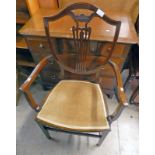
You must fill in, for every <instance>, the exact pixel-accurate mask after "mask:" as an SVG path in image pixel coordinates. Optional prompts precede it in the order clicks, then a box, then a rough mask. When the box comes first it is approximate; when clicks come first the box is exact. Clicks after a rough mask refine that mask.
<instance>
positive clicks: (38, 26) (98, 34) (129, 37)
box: [20, 9, 138, 44]
mask: <svg viewBox="0 0 155 155" xmlns="http://www.w3.org/2000/svg"><path fill="white" fill-rule="evenodd" d="M59 11H60V10H59ZM59 11H58V10H50V9H39V10H38V11H37V12H36V14H35V15H34V16H32V18H31V19H30V20H29V21H28V22H27V23H26V25H24V27H22V29H21V30H20V34H22V35H28V36H42V37H44V36H45V30H44V25H43V17H44V16H49V15H54V14H56V13H58V12H59ZM107 14H108V15H109V17H110V18H112V19H114V20H119V21H121V23H122V24H121V29H120V35H119V38H118V41H117V42H118V43H126V44H135V43H137V42H138V38H137V34H136V31H135V28H134V25H133V24H132V22H131V18H130V17H129V16H128V15H127V14H124V13H122V12H117V13H116V12H112V11H111V12H107ZM68 21H70V22H68ZM61 25H63V27H62V26H61ZM72 25H74V21H73V20H71V19H70V17H69V16H66V17H64V18H62V19H60V20H59V21H56V22H55V23H53V24H52V25H51V26H50V35H51V36H52V37H57V38H72V37H73V36H72V31H71V29H70V28H71V27H72ZM90 26H91V27H92V29H93V32H92V34H91V37H90V40H96V41H112V40H113V38H112V36H113V32H114V27H112V26H109V25H107V24H105V23H104V22H100V20H99V19H98V18H95V19H94V20H93V21H92V22H91V23H90ZM103 36H104V37H103Z"/></svg>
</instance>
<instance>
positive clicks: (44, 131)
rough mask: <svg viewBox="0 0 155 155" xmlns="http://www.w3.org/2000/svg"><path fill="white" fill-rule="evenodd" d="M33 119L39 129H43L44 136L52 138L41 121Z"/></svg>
mask: <svg viewBox="0 0 155 155" xmlns="http://www.w3.org/2000/svg"><path fill="white" fill-rule="evenodd" d="M35 121H36V122H37V124H38V125H39V127H40V128H41V130H42V131H43V133H44V134H45V136H46V137H47V138H48V139H53V138H52V137H51V136H50V134H49V132H48V130H47V129H46V128H45V127H44V126H43V125H42V124H41V123H39V121H37V119H35Z"/></svg>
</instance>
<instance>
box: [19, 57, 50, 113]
mask: <svg viewBox="0 0 155 155" xmlns="http://www.w3.org/2000/svg"><path fill="white" fill-rule="evenodd" d="M50 57H51V56H48V57H45V58H43V59H42V60H41V61H40V63H39V64H38V65H37V66H36V67H35V69H34V70H33V72H32V73H31V75H30V76H29V77H28V79H27V80H26V81H25V82H24V84H23V85H22V86H21V87H20V90H21V91H23V93H24V95H25V97H26V99H27V100H28V103H29V104H30V106H31V107H32V108H33V109H34V110H36V111H38V110H40V107H39V105H38V104H37V103H36V101H35V100H34V99H33V96H32V94H31V92H30V91H29V88H30V86H31V84H32V83H33V82H34V80H35V79H36V77H37V76H38V74H39V73H40V72H41V71H42V69H43V68H44V67H45V66H46V65H47V64H48V60H49V58H50Z"/></svg>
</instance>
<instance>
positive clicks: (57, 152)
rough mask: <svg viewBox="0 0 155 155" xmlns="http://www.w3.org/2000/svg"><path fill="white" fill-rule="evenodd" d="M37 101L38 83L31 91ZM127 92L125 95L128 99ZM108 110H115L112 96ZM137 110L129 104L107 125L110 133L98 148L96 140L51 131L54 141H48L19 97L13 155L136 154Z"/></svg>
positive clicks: (38, 97) (39, 90)
mask: <svg viewBox="0 0 155 155" xmlns="http://www.w3.org/2000/svg"><path fill="white" fill-rule="evenodd" d="M31 91H32V92H33V94H34V96H35V99H36V100H37V101H40V100H41V99H42V98H43V96H44V95H46V93H47V91H43V89H42V87H41V86H40V85H38V84H35V85H33V87H32V90H31ZM130 94H131V93H130V89H127V95H128V96H130ZM108 102H109V109H110V111H111V112H112V110H113V109H114V108H115V107H116V105H117V102H116V100H115V97H113V98H112V99H108ZM138 111H139V109H138V106H135V105H130V106H129V107H127V108H126V109H124V111H123V113H122V115H121V116H120V118H119V119H118V120H117V121H115V122H114V123H113V124H112V126H111V132H110V133H109V134H108V136H107V137H106V139H105V140H104V141H103V143H102V145H101V146H100V147H96V143H97V139H95V138H87V137H83V136H77V135H69V134H64V133H59V132H51V134H52V136H53V137H55V138H56V139H57V141H52V140H48V139H47V138H46V137H45V136H44V134H43V133H42V131H41V129H40V128H39V127H38V125H37V124H36V122H35V121H34V118H35V116H36V112H34V111H33V110H32V109H31V108H30V106H29V105H28V103H27V101H26V100H25V98H24V96H22V95H21V97H20V99H19V102H18V106H17V112H16V115H17V124H16V126H17V129H16V132H17V133H16V138H17V155H138V139H139V112H138Z"/></svg>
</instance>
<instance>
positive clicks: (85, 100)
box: [37, 80, 109, 131]
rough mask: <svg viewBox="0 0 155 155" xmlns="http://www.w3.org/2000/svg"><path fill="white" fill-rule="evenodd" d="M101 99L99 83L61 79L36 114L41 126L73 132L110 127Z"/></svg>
mask: <svg viewBox="0 0 155 155" xmlns="http://www.w3.org/2000/svg"><path fill="white" fill-rule="evenodd" d="M106 117H107V113H106V108H105V104H104V98H103V95H102V92H101V89H100V86H99V85H98V84H94V83H90V82H86V81H78V80H62V81H61V82H59V83H58V84H57V85H56V86H55V88H54V89H53V90H52V91H51V93H50V94H49V96H48V97H47V99H46V101H45V104H44V105H43V107H42V109H41V111H40V112H39V113H38V115H37V119H38V120H39V121H40V122H41V123H43V124H44V125H48V126H53V127H59V128H62V129H68V130H76V131H101V130H104V129H109V124H108V121H107V119H106Z"/></svg>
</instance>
